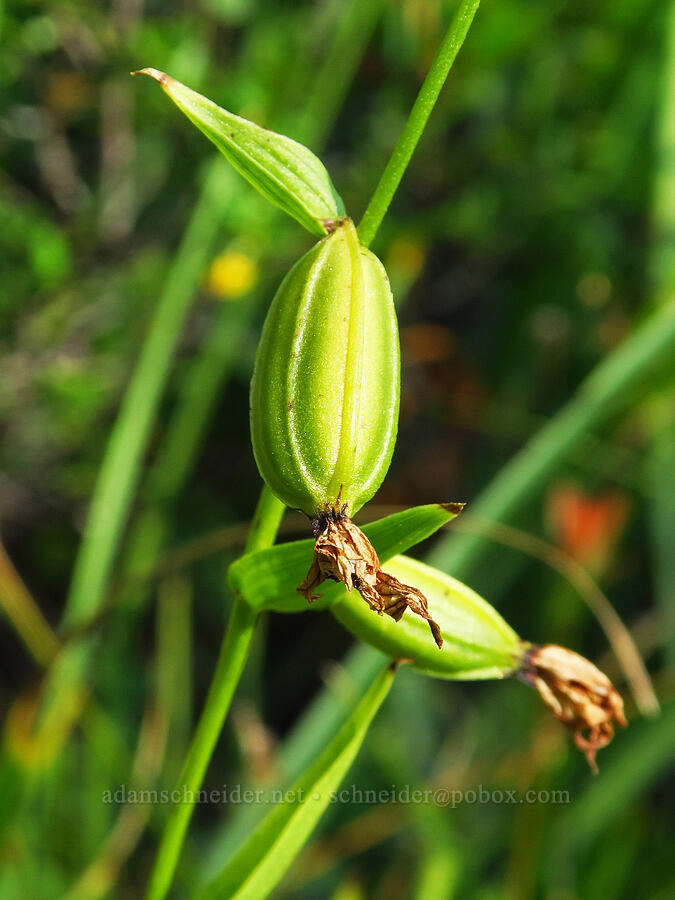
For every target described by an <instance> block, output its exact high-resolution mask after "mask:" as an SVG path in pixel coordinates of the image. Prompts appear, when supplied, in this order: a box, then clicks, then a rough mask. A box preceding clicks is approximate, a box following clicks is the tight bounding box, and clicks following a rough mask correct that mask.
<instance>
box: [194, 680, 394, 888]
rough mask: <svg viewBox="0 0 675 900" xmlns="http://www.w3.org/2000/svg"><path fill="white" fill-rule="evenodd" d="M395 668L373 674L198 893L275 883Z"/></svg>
mask: <svg viewBox="0 0 675 900" xmlns="http://www.w3.org/2000/svg"><path fill="white" fill-rule="evenodd" d="M393 677H394V667H392V666H387V667H386V668H385V669H384V670H383V671H381V672H380V674H379V675H378V676H377V677H376V678H375V680H374V681H373V683H372V684H371V685H370V687H369V688H368V690H367V692H366V693H365V695H364V696H363V697H362V699H361V700H360V702H359V703H358V705H357V706H356V707H355V708H354V710H353V712H352V713H351V715H350V716H349V717H348V718H347V721H346V722H345V724H344V725H343V726H342V728H341V729H340V730H339V731H338V732H337V734H336V735H335V737H334V738H333V739H332V740H331V742H330V743H329V745H328V746H327V747H326V749H325V750H324V752H323V753H322V754H321V755H320V756H319V757H318V759H317V760H316V761H315V762H314V763H313V764H312V765H311V766H309V768H308V769H307V770H306V771H305V772H304V773H303V775H301V777H300V778H299V779H298V780H297V781H296V782H295V784H294V785H293V786H292V787H291V788H290V790H289V791H288V792H287V794H286V796H285V798H284V801H283V802H282V803H280V804H279V805H277V806H275V808H274V810H273V811H272V812H271V813H270V814H269V815H268V816H267V817H266V818H265V819H264V820H263V822H262V823H261V824H260V825H259V826H258V828H256V830H255V831H254V832H253V834H252V835H251V836H250V838H249V840H248V841H247V842H246V843H245V844H244V845H243V847H241V848H240V849H239V851H238V852H237V853H236V854H235V855H234V857H232V859H231V860H230V861H229V862H228V863H227V865H226V866H225V868H224V869H223V870H222V871H221V873H220V874H219V875H218V876H217V877H216V878H215V879H214V880H213V882H211V883H210V884H208V885H206V887H204V888H203V889H202V890H200V891H199V892H198V893H197V895H196V896H197V897H199V898H202V900H207V898H209V897H214V898H215V897H229V898H237V900H245V898H249V900H253V898H262V897H266V896H267V895H268V894H269V893H270V892H271V891H272V890H273V888H274V887H275V886H276V885H277V884H278V883H279V881H280V880H281V878H282V877H283V875H284V874H285V872H286V870H287V869H288V867H289V866H290V865H291V863H292V862H293V860H294V858H295V856H296V855H297V853H298V852H299V851H300V849H301V848H302V846H303V844H304V843H305V841H306V840H307V839H308V837H309V835H310V834H311V832H312V830H313V829H314V827H315V826H316V824H317V822H318V821H319V819H320V817H321V815H322V813H323V812H324V810H325V809H326V807H327V806H328V805H329V803H330V801H331V797H332V794H333V792H334V791H335V790H336V789H337V787H338V786H339V784H340V782H341V781H342V779H343V778H344V776H345V774H346V772H347V771H348V769H349V767H350V766H351V764H352V762H353V761H354V757H355V756H356V754H357V753H358V751H359V748H360V747H361V744H362V743H363V739H364V737H365V736H366V732H367V731H368V726H369V725H370V723H371V721H372V719H373V717H374V716H375V713H376V712H377V711H378V709H379V708H380V706H381V704H382V702H383V700H384V698H385V697H386V696H387V694H388V692H389V688H390V687H391V683H392V680H393Z"/></svg>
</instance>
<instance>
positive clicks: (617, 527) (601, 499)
mask: <svg viewBox="0 0 675 900" xmlns="http://www.w3.org/2000/svg"><path fill="white" fill-rule="evenodd" d="M628 511H629V504H628V500H627V498H626V497H625V496H624V495H623V494H621V493H619V491H605V492H604V493H602V494H598V495H596V496H595V497H590V496H588V495H587V494H585V493H584V492H583V490H582V489H581V488H580V487H579V486H578V485H577V484H574V483H573V482H563V483H561V484H558V485H556V486H555V487H553V488H552V489H551V491H550V493H549V495H548V498H547V502H546V517H547V519H548V521H549V523H550V526H551V529H552V531H553V533H554V535H555V539H556V542H557V543H558V545H559V546H560V548H561V549H562V550H564V551H565V553H568V554H569V555H570V556H573V557H574V558H575V559H577V560H578V561H579V562H581V563H582V564H583V565H585V566H587V567H588V568H589V569H591V570H593V571H596V572H597V571H602V570H603V569H604V568H605V566H606V565H607V563H608V561H609V558H610V555H611V551H612V549H613V548H614V545H615V544H616V542H617V540H618V539H619V537H620V536H621V533H622V531H623V529H624V527H625V525H626V521H627V519H628Z"/></svg>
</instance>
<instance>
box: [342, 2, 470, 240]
mask: <svg viewBox="0 0 675 900" xmlns="http://www.w3.org/2000/svg"><path fill="white" fill-rule="evenodd" d="M479 3H480V0H462V4H461V6H460V7H459V9H458V10H457V12H456V13H455V17H454V18H453V20H452V22H451V23H450V27H449V28H448V30H447V32H446V35H445V37H444V38H443V43H442V44H441V47H440V49H439V51H438V53H437V55H436V59H435V60H434V61H433V63H432V66H431V68H430V69H429V73H428V74H427V77H426V78H425V79H424V84H423V85H422V87H421V88H420V92H419V94H418V95H417V99H416V100H415V104H414V106H413V108H412V110H411V111H410V115H409V116H408V120H407V122H406V123H405V126H404V128H403V131H402V132H401V136H400V137H399V139H398V142H397V144H396V146H395V147H394V151H393V153H392V154H391V157H390V159H389V162H388V163H387V166H386V168H385V170H384V172H383V173H382V177H381V178H380V180H379V182H378V185H377V187H376V188H375V193H374V194H373V196H372V197H371V200H370V203H369V204H368V207H367V208H366V211H365V213H364V214H363V218H362V219H361V221H360V222H359V227H358V231H359V237H360V238H361V243H362V244H363V245H364V247H368V246H369V245H370V243H371V242H372V240H373V238H374V237H375V235H376V234H377V231H378V229H379V227H380V225H381V224H382V219H383V218H384V216H385V214H386V212H387V210H388V209H389V204H390V203H391V201H392V199H393V197H394V194H395V193H396V189H397V188H398V186H399V184H400V182H401V178H403V173H404V172H405V170H406V168H407V167H408V163H409V162H410V158H411V157H412V155H413V152H414V150H415V147H416V146H417V142H418V141H419V139H420V137H421V136H422V132H423V131H424V128H425V126H426V124H427V121H428V119H429V116H430V115H431V111H432V110H433V108H434V106H435V105H436V101H437V100H438V95H439V94H440V92H441V89H442V87H443V85H444V84H445V80H446V78H447V77H448V73H449V72H450V68H451V67H452V64H453V62H454V61H455V57H456V56H457V54H458V53H459V50H460V47H461V46H462V44H463V43H464V38H465V37H466V35H467V33H468V31H469V28H470V26H471V23H472V22H473V17H474V16H475V15H476V10H477V9H478V5H479Z"/></svg>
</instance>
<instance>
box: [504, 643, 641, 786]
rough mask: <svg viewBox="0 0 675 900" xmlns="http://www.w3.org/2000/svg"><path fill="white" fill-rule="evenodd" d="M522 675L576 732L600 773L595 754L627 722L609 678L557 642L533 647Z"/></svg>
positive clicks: (525, 657) (580, 746)
mask: <svg viewBox="0 0 675 900" xmlns="http://www.w3.org/2000/svg"><path fill="white" fill-rule="evenodd" d="M520 676H521V677H522V678H523V679H524V680H525V681H527V682H528V683H529V684H531V685H533V687H535V688H536V689H537V691H538V692H539V696H540V697H541V698H542V700H543V701H544V703H545V704H546V705H547V706H548V708H549V709H550V710H551V711H552V712H553V714H554V715H555V717H556V718H557V719H559V720H560V721H561V722H562V723H563V724H564V725H566V726H567V727H568V728H570V729H571V730H572V731H573V732H574V742H575V744H576V745H577V747H578V748H579V749H580V750H581V751H583V753H585V755H586V759H587V760H588V764H589V766H590V767H591V769H592V770H593V772H594V773H596V774H597V771H598V767H597V765H596V762H595V755H596V753H597V751H598V750H600V749H602V747H606V746H607V744H609V742H610V741H611V740H612V738H613V737H614V723H616V724H617V725H620V726H621V727H622V728H625V727H626V725H627V722H626V717H625V715H624V711H623V700H622V699H621V695H620V694H619V692H618V691H617V690H616V688H615V687H614V685H613V684H612V682H611V681H610V680H609V678H608V677H607V676H606V675H605V674H604V672H601V671H600V669H598V668H597V667H596V666H594V665H593V663H592V662H589V660H587V659H585V657H583V656H580V655H579V654H578V653H574V652H573V651H572V650H567V649H566V648H565V647H558V646H556V645H555V644H545V645H543V646H536V645H535V646H533V647H530V649H528V650H527V651H526V653H525V654H524V656H523V659H522V665H521V669H520Z"/></svg>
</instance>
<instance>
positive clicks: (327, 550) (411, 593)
mask: <svg viewBox="0 0 675 900" xmlns="http://www.w3.org/2000/svg"><path fill="white" fill-rule="evenodd" d="M313 527H314V534H315V536H316V542H315V544H314V557H313V559H312V564H311V566H310V568H309V572H308V573H307V575H306V576H305V578H304V579H303V581H302V582H301V583H300V585H299V586H298V592H299V593H300V594H302V595H303V596H304V597H306V598H307V600H308V602H309V603H312V602H313V601H314V600H318V599H319V597H320V594H316V593H315V591H316V589H317V588H318V587H319V585H320V584H321V583H322V582H324V581H326V580H327V579H330V580H331V581H341V582H342V583H343V584H344V585H345V587H346V588H347V590H348V591H350V592H351V590H352V588H356V590H357V591H358V592H359V593H360V594H361V596H362V597H363V599H364V600H365V601H366V603H367V604H368V606H370V608H371V609H372V610H374V611H375V612H376V613H378V614H379V615H383V614H384V613H386V614H387V615H388V616H391V617H392V619H394V621H396V622H398V621H399V620H400V619H401V617H402V616H403V613H404V612H405V611H406V609H410V610H411V612H413V613H415V615H417V616H420V617H421V618H422V619H425V620H426V621H427V622H428V624H429V628H430V629H431V633H432V635H433V637H434V640H435V641H436V644H437V646H438V648H439V649H440V648H441V647H442V646H443V638H442V637H441V630H440V628H439V627H438V625H437V624H436V622H434V620H433V619H432V618H431V615H430V613H429V608H428V604H427V599H426V597H425V596H424V594H423V593H422V592H421V591H418V590H417V588H414V587H411V586H410V585H407V584H403V583H402V582H400V581H399V580H398V579H397V578H394V576H393V575H389V574H387V573H386V572H383V571H382V568H381V566H380V560H379V559H378V556H377V553H376V552H375V548H374V547H373V545H372V544H371V543H370V541H369V540H368V538H367V537H366V536H365V534H364V533H363V532H362V531H361V529H360V528H358V527H357V526H356V525H355V524H354V523H353V522H352V521H351V519H350V518H349V517H348V516H347V515H346V513H345V507H344V506H340V504H339V503H338V504H337V506H336V507H328V508H327V509H326V511H325V512H323V513H321V514H320V515H318V516H317V518H316V519H315V520H314V524H313Z"/></svg>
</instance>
